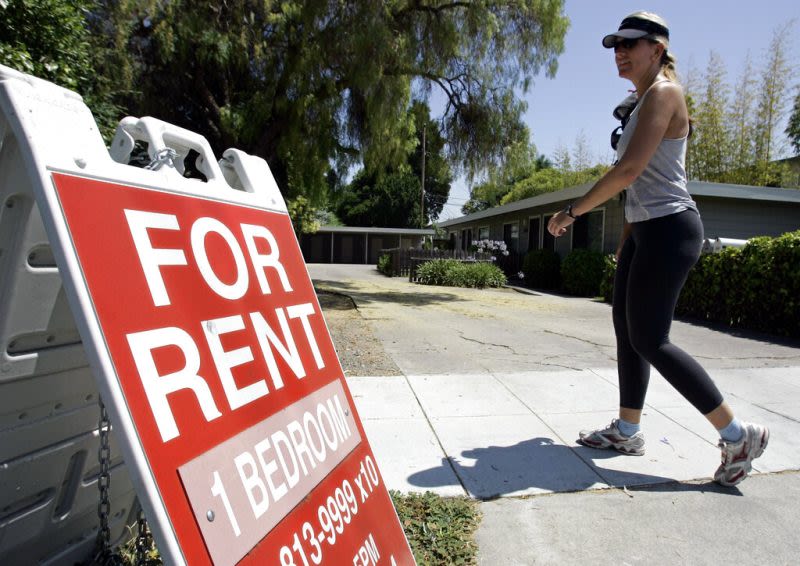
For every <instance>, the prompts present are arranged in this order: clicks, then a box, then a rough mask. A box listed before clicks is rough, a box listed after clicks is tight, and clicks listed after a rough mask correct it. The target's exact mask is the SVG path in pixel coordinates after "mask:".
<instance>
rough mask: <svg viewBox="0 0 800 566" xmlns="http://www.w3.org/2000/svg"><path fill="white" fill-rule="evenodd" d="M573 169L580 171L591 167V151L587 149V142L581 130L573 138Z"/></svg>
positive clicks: (584, 133)
mask: <svg viewBox="0 0 800 566" xmlns="http://www.w3.org/2000/svg"><path fill="white" fill-rule="evenodd" d="M572 163H573V167H574V168H575V169H576V170H578V171H581V170H583V169H588V168H589V167H591V166H592V151H591V150H590V149H589V140H587V139H586V132H584V131H583V130H581V131H580V132H578V135H577V136H575V146H574V147H573V148H572Z"/></svg>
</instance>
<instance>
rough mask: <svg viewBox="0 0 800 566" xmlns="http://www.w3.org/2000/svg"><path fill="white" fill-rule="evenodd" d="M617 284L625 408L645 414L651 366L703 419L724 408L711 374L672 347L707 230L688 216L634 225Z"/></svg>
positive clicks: (690, 213)
mask: <svg viewBox="0 0 800 566" xmlns="http://www.w3.org/2000/svg"><path fill="white" fill-rule="evenodd" d="M631 228H632V230H631V235H630V237H628V239H627V240H626V241H625V244H624V245H623V248H622V252H621V254H620V259H619V264H618V265H617V275H616V278H615V280H614V302H613V316H614V330H615V332H616V334H617V358H618V360H619V361H618V368H619V394H620V406H621V407H625V408H628V409H637V410H641V409H642V408H643V407H644V398H645V395H646V393H647V385H648V382H649V381H650V365H651V364H652V365H653V367H655V368H656V369H657V370H658V372H659V373H660V374H661V375H663V376H664V377H665V378H666V380H667V381H668V382H669V383H670V384H672V386H673V387H674V388H675V389H677V390H678V392H679V393H680V394H681V395H683V396H684V397H686V399H688V400H689V402H690V403H691V404H692V405H694V406H695V407H696V408H697V409H698V410H699V411H700V412H701V413H703V414H704V415H705V414H707V413H710V412H711V411H713V410H714V409H716V408H717V407H718V406H719V405H720V403H722V395H721V394H720V392H719V389H717V386H716V385H714V382H713V381H712V380H711V378H710V377H709V375H708V373H706V371H705V370H704V369H703V368H702V367H701V366H700V364H698V363H697V362H696V361H695V360H694V358H692V357H691V356H690V355H689V354H687V353H686V352H684V351H683V350H681V349H680V348H678V347H677V346H675V345H674V344H672V343H671V342H670V341H669V329H670V325H671V324H672V317H673V314H674V312H675V305H676V304H677V302H678V296H679V295H680V292H681V288H682V287H683V284H684V283H685V282H686V277H687V276H688V274H689V270H690V269H691V268H692V266H693V265H694V264H695V263H696V262H697V259H698V258H699V257H700V249H701V247H702V243H703V224H702V223H701V221H700V215H699V214H697V213H696V212H695V211H693V210H686V211H684V212H680V213H677V214H671V215H669V216H664V217H661V218H655V219H653V220H647V221H644V222H636V223H633V224H631Z"/></svg>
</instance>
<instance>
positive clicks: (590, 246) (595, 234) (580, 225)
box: [572, 210, 605, 252]
mask: <svg viewBox="0 0 800 566" xmlns="http://www.w3.org/2000/svg"><path fill="white" fill-rule="evenodd" d="M604 219H605V211H603V210H595V211H593V212H589V213H588V214H584V215H583V216H580V217H578V219H577V220H576V221H575V223H574V224H573V225H572V249H574V250H577V249H587V250H593V251H596V252H602V251H603V222H604Z"/></svg>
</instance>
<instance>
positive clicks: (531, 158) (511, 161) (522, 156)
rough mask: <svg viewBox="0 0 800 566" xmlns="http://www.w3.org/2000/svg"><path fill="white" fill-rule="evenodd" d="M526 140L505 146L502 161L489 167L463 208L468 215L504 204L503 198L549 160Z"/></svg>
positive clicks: (473, 188)
mask: <svg viewBox="0 0 800 566" xmlns="http://www.w3.org/2000/svg"><path fill="white" fill-rule="evenodd" d="M527 137H528V136H527V130H526V135H525V140H524V141H523V140H520V141H518V142H515V143H512V144H510V145H508V146H507V147H505V148H504V150H503V156H502V160H501V161H500V162H499V163H497V164H495V165H492V166H491V167H489V168H488V171H487V174H486V179H485V180H484V181H483V182H482V183H479V184H477V185H475V186H474V187H472V190H471V191H470V199H469V200H468V201H467V202H466V204H464V206H463V207H462V209H461V210H462V212H463V213H464V214H470V213H472V212H477V211H479V210H485V209H487V208H491V207H493V206H497V205H498V204H500V203H501V201H502V199H503V197H504V196H505V195H506V193H508V192H509V191H510V190H511V188H512V187H513V186H514V185H515V184H516V183H518V182H519V181H521V180H523V179H525V178H527V177H529V176H530V175H532V174H533V173H534V172H536V170H537V168H538V167H540V166H542V165H544V164H547V163H549V162H548V160H547V158H546V157H544V156H541V155H539V156H537V154H536V146H534V145H533V144H531V143H529V142H528V141H527Z"/></svg>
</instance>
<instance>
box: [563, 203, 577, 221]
mask: <svg viewBox="0 0 800 566" xmlns="http://www.w3.org/2000/svg"><path fill="white" fill-rule="evenodd" d="M564 214H566V215H567V216H569V217H570V218H572V219H573V220H577V219H578V216H577V215H575V214H572V203H569V204H568V205H567V208H565V209H564Z"/></svg>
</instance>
